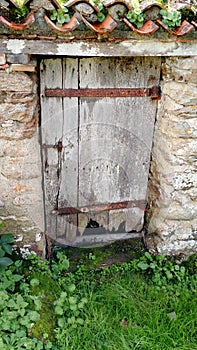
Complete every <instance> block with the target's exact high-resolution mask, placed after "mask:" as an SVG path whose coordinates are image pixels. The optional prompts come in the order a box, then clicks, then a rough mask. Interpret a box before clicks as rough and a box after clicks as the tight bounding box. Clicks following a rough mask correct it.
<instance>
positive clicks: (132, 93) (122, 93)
mask: <svg viewBox="0 0 197 350" xmlns="http://www.w3.org/2000/svg"><path fill="white" fill-rule="evenodd" d="M45 96H46V97H152V98H159V97H160V89H159V86H153V87H151V88H132V89H129V88H103V89H45Z"/></svg>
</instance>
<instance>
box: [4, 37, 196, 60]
mask: <svg viewBox="0 0 197 350" xmlns="http://www.w3.org/2000/svg"><path fill="white" fill-rule="evenodd" d="M41 39H42V40H37V39H35V40H30V39H29V40H24V39H4V38H2V39H1V42H0V53H10V54H32V55H38V56H40V55H45V56H49V55H55V56H56V55H57V56H76V57H89V56H107V57H113V56H114V57H120V56H196V55H197V40H195V39H193V40H189V39H176V40H175V39H174V37H173V38H172V39H168V38H166V39H162V40H160V39H159V38H158V39H152V38H145V39H144V38H143V39H142V38H140V40H139V38H137V39H136V38H134V39H126V40H125V39H121V38H120V39H119V40H118V38H116V39H115V40H114V41H113V38H111V39H110V41H106V42H103V41H100V42H98V41H95V40H92V41H88V40H87V39H86V40H85V41H83V40H82V39H81V40H80V41H74V39H75V38H74V37H70V38H67V39H66V40H67V41H64V42H61V41H60V40H59V41H58V40H55V38H54V39H53V40H44V38H41Z"/></svg>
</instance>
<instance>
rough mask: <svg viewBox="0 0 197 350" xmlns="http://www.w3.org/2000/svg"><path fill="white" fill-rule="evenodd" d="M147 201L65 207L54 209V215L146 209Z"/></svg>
mask: <svg viewBox="0 0 197 350" xmlns="http://www.w3.org/2000/svg"><path fill="white" fill-rule="evenodd" d="M146 205H147V202H146V201H144V200H133V201H124V202H117V203H109V204H96V205H90V206H83V207H78V208H74V207H65V208H59V209H56V210H53V211H52V214H54V215H74V214H86V213H96V212H102V211H111V210H118V209H129V208H140V209H142V210H144V211H145V209H146Z"/></svg>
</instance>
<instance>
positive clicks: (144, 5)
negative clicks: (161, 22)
mask: <svg viewBox="0 0 197 350" xmlns="http://www.w3.org/2000/svg"><path fill="white" fill-rule="evenodd" d="M155 6H156V7H159V8H161V9H162V10H166V9H167V8H166V6H165V5H164V4H161V3H160V2H159V1H151V2H147V1H146V0H144V1H142V2H141V3H140V9H141V10H142V12H144V11H147V10H149V9H150V8H151V7H155Z"/></svg>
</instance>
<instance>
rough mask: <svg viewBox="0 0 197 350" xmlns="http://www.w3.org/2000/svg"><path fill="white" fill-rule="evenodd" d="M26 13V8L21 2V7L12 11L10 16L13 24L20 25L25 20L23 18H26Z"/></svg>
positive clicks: (27, 9)
mask: <svg viewBox="0 0 197 350" xmlns="http://www.w3.org/2000/svg"><path fill="white" fill-rule="evenodd" d="M28 13H29V8H28V6H27V5H24V4H23V3H22V2H21V5H19V6H18V7H17V8H13V9H12V12H11V16H12V18H13V20H14V21H15V22H17V23H20V22H22V21H23V20H24V19H25V17H27V15H28Z"/></svg>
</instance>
